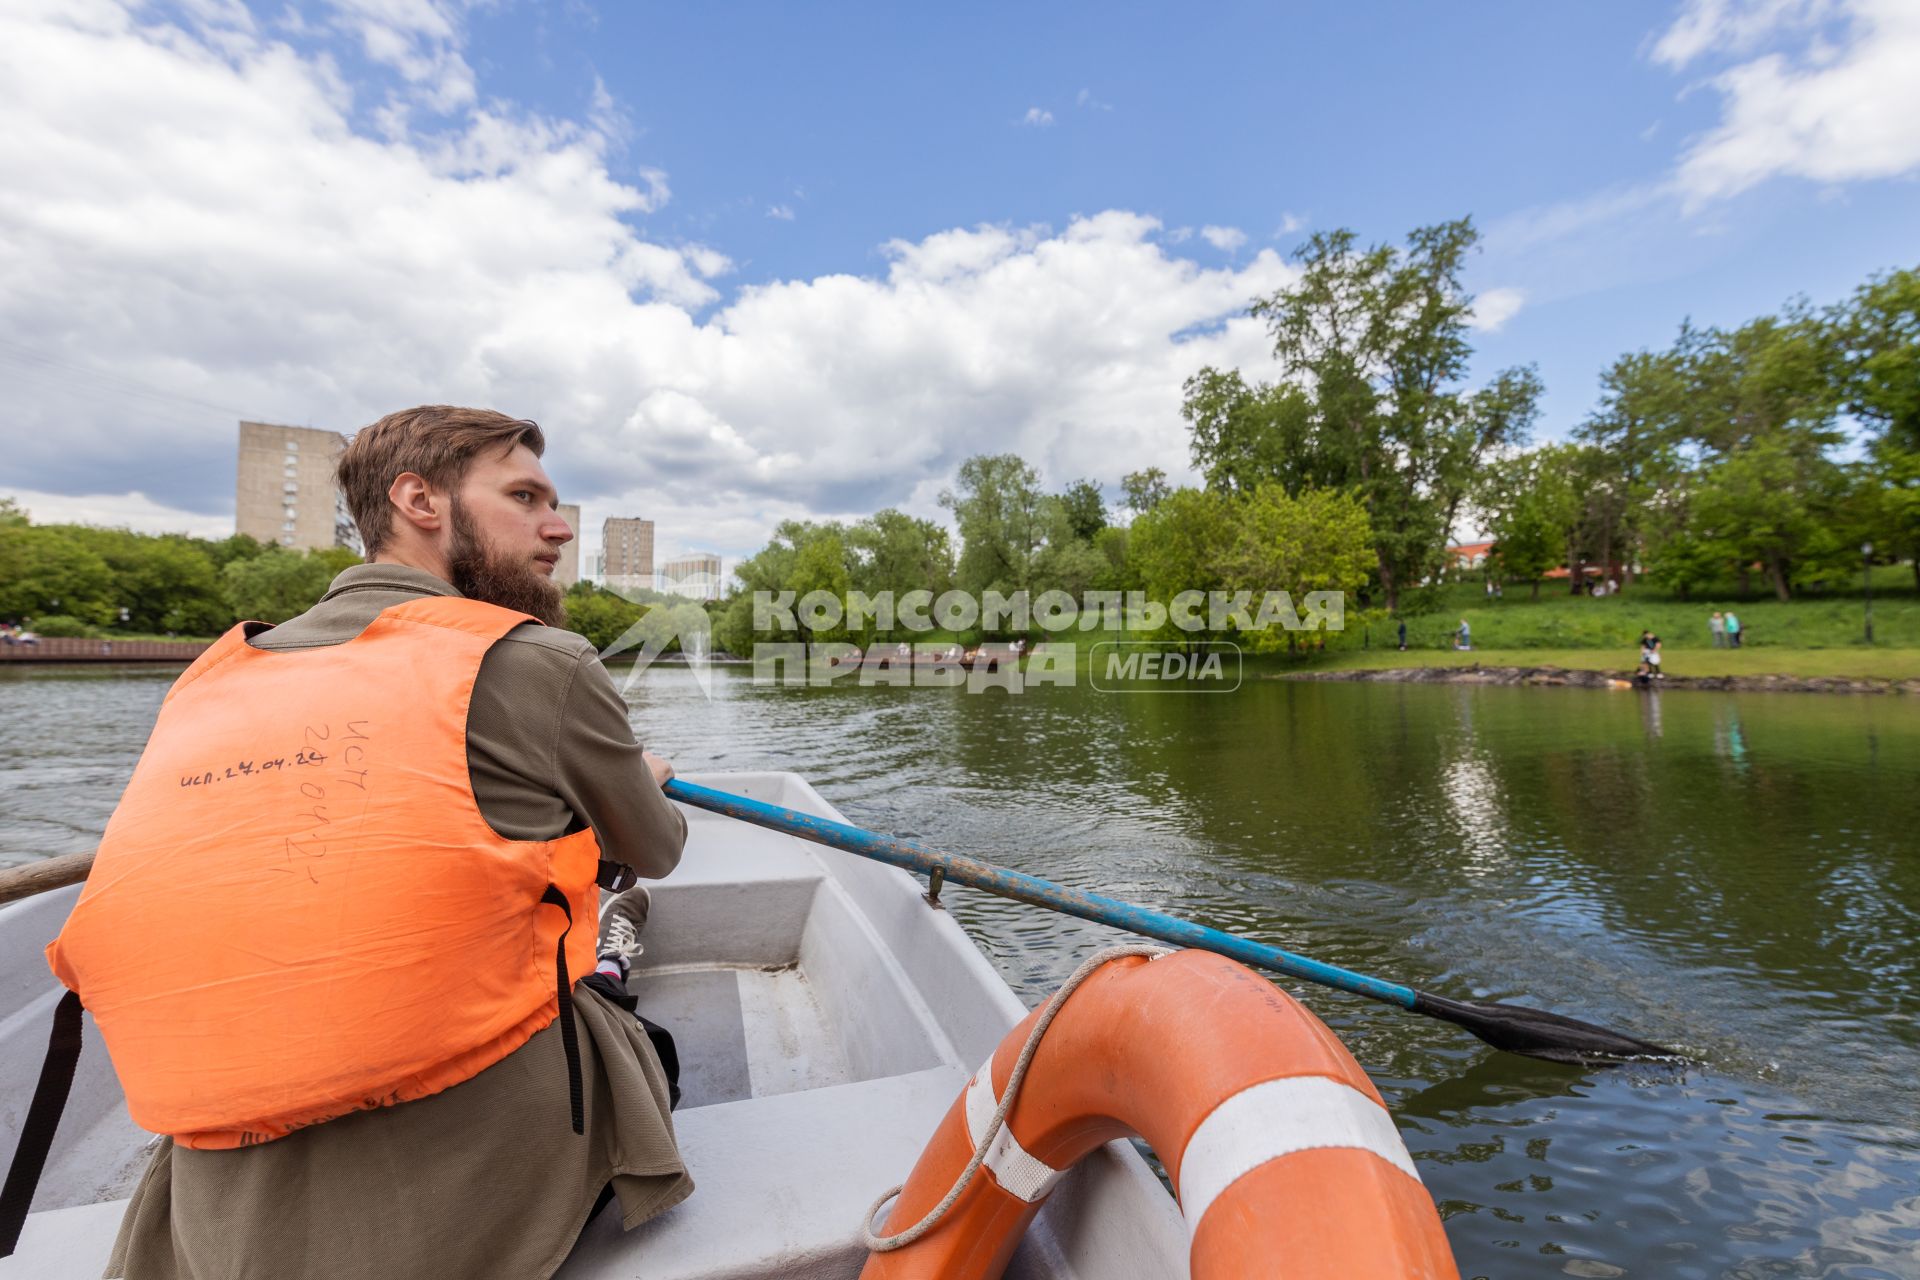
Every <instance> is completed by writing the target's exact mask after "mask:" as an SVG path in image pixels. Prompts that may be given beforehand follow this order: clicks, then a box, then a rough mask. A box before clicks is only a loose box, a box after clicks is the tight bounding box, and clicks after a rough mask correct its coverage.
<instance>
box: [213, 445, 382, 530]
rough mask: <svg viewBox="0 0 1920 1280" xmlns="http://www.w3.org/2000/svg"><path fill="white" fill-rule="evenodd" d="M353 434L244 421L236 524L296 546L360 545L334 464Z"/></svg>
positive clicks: (235, 507)
mask: <svg viewBox="0 0 1920 1280" xmlns="http://www.w3.org/2000/svg"><path fill="white" fill-rule="evenodd" d="M346 447H347V438H346V437H345V436H343V435H341V434H340V433H339V432H338V431H327V430H324V429H321V428H317V427H285V426H280V425H277V424H275V423H271V422H242V423H241V424H240V449H239V467H238V479H237V482H236V484H235V488H234V528H235V530H237V531H238V532H240V533H245V534H250V535H252V536H253V537H255V538H258V539H259V540H260V541H262V542H277V543H279V544H280V545H281V546H283V547H286V548H288V549H290V550H294V551H317V550H320V549H322V548H326V547H351V548H352V549H353V550H354V551H359V550H360V549H361V548H360V531H359V530H358V529H356V528H355V527H354V524H353V517H352V516H351V515H350V514H349V513H348V511H347V500H346V495H345V494H343V493H341V492H340V487H339V486H338V485H337V484H336V483H334V478H333V468H334V464H335V463H336V462H337V461H338V460H339V457H340V451H341V450H343V449H345V448H346Z"/></svg>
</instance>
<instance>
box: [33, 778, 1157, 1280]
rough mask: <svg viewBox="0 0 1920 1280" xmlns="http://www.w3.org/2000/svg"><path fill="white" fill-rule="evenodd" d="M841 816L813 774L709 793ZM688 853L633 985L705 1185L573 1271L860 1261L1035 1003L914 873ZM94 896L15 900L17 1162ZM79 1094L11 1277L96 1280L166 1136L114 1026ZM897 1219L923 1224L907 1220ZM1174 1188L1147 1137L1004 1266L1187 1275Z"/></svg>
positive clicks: (704, 826) (699, 815)
mask: <svg viewBox="0 0 1920 1280" xmlns="http://www.w3.org/2000/svg"><path fill="white" fill-rule="evenodd" d="M691 780H692V781H695V782H699V783H701V784H703V785H707V786H713V787H719V788H723V789H725V790H728V791H732V792H735V793H737V794H739V795H743V796H746V797H749V798H751V799H755V800H761V801H765V802H767V803H770V804H775V805H780V806H784V807H786V808H791V809H797V810H800V811H802V812H805V813H811V814H816V815H819V816H821V817H826V818H832V819H834V820H842V819H841V815H840V814H839V813H837V812H836V811H835V810H834V808H833V807H832V806H831V805H829V804H828V803H827V802H826V801H825V800H823V799H822V798H821V797H820V795H819V794H818V793H817V792H815V791H814V789H813V788H812V787H811V786H809V785H808V784H807V783H806V781H805V780H804V779H802V778H800V777H799V776H798V775H795V774H791V773H736V774H710V775H705V776H701V777H696V778H693V779H691ZM682 810H683V812H685V813H686V815H687V824H688V829H687V847H686V853H685V856H684V857H683V858H682V860H681V863H680V866H679V868H678V869H677V870H675V871H674V873H673V874H672V875H671V876H669V877H667V879H665V880H664V881H660V882H658V883H657V884H656V885H655V886H654V888H653V893H654V898H653V910H652V913H651V918H650V920H649V923H648V926H647V930H646V933H645V937H644V940H645V943H646V950H645V953H644V954H643V955H642V956H641V958H640V960H639V962H638V964H637V966H636V969H635V974H634V978H633V979H632V990H633V991H634V992H635V993H636V994H637V995H638V996H639V1000H640V1011H641V1012H642V1013H644V1014H646V1015H647V1017H648V1018H650V1019H652V1020H653V1021H654V1022H657V1023H659V1024H661V1025H662V1026H664V1027H666V1028H667V1029H668V1030H670V1031H671V1032H672V1033H673V1036H674V1040H675V1042H676V1045H677V1047H678V1049H679V1054H680V1064H681V1077H680V1085H681V1089H682V1091H683V1098H682V1101H681V1105H680V1108H679V1110H677V1111H676V1112H675V1113H674V1117H673V1125H674V1132H675V1134H676V1135H677V1136H678V1138H679V1142H680V1149H681V1153H682V1156H683V1157H684V1159H685V1161H686V1163H687V1167H688V1169H689V1170H690V1171H691V1172H692V1174H693V1178H694V1181H695V1183H696V1184H697V1187H696V1190H695V1191H694V1194H693V1195H692V1196H691V1197H690V1198H689V1199H688V1200H686V1201H685V1202H684V1203H682V1204H681V1205H679V1206H678V1207H676V1208H674V1209H672V1210H669V1211H668V1212H667V1213H665V1214H663V1215H661V1216H660V1217H659V1218H656V1219H654V1220H653V1221H651V1222H648V1223H645V1224H643V1225H642V1226H640V1227H638V1228H636V1229H635V1230H633V1231H630V1232H622V1231H621V1230H620V1227H619V1214H618V1213H616V1212H611V1211H609V1212H605V1213H602V1214H600V1215H599V1216H598V1217H597V1218H596V1219H595V1220H594V1221H593V1222H592V1223H591V1224H590V1225H589V1226H588V1228H587V1230H586V1232H585V1234H584V1236H583V1237H582V1240H581V1244H580V1247H579V1248H578V1249H576V1250H575V1251H574V1254H573V1256H572V1257H571V1258H570V1259H569V1260H568V1261H567V1262H566V1264H565V1265H564V1266H563V1267H561V1269H560V1271H559V1272H558V1275H559V1276H561V1277H565V1280H640V1278H642V1277H644V1278H645V1280H761V1278H767V1280H771V1278H773V1277H780V1278H781V1280H825V1278H827V1277H851V1276H855V1275H857V1274H858V1273H859V1271H860V1268H861V1266H862V1264H863V1263H864V1262H865V1261H866V1257H867V1253H866V1250H865V1248H864V1247H863V1246H862V1244H861V1243H860V1225H861V1221H862V1219H863V1217H864V1215H865V1213H866V1211H867V1209H868V1206H869V1205H871V1204H872V1202H873V1200H874V1198H875V1197H876V1196H878V1195H879V1194H880V1193H881V1192H882V1191H884V1190H886V1189H887V1188H888V1187H891V1186H894V1185H896V1184H898V1183H899V1182H901V1181H903V1180H904V1179H905V1178H906V1176H907V1173H908V1171H909V1170H910V1169H912V1167H913V1165H914V1162H915V1160H916V1158H917V1157H918V1156H919V1155H920V1152H921V1149H922V1148H923V1147H924V1146H925V1145H926V1143H927V1139H928V1137H929V1136H930V1135H931V1134H932V1133H933V1131H934V1129H935V1127H936V1126H937V1125H938V1124H939V1122H940V1119H941V1117H942V1116H943V1115H944V1114H945V1113H946V1111H947V1109H948V1107H949V1106H951V1105H952V1103H953V1100H954V1098H955V1097H956V1096H957V1095H958V1094H959V1093H960V1091H961V1089H962V1088H963V1087H964V1086H965V1085H966V1084H967V1081H968V1079H969V1077H970V1076H971V1075H972V1073H973V1071H974V1069H975V1068H976V1067H978V1066H979V1065H980V1064H981V1063H982V1062H983V1061H985V1060H986V1059H987V1057H988V1056H989V1055H990V1054H992V1053H993V1051H994V1049H995V1047H996V1046H998V1045H999V1043H1000V1041H1001V1039H1002V1037H1003V1036H1005V1034H1006V1033H1007V1030H1008V1029H1009V1028H1010V1027H1012V1026H1013V1025H1014V1024H1015V1023H1016V1022H1018V1021H1019V1020H1020V1019H1021V1018H1022V1017H1023V1016H1025V1014H1026V1008H1025V1007H1024V1006H1023V1005H1022V1004H1021V1003H1020V1001H1019V999H1018V998H1016V997H1015V996H1014V994H1013V992H1012V991H1011V990H1010V989H1009V988H1008V987H1007V985H1006V983H1005V982H1004V981H1002V980H1001V978H1000V976H999V974H998V973H996V972H995V971H994V969H993V966H992V965H991V964H989V963H988V962H987V959H986V957H984V956H983V955H981V953H980V951H979V950H978V949H977V948H976V947H975V946H974V945H973V943H972V942H971V941H969V940H968V938H967V936H966V934H965V933H964V932H963V931H962V930H961V929H960V927H959V926H958V925H957V924H955V923H954V921H953V919H952V918H951V917H950V916H949V915H948V914H947V913H946V911H945V910H944V909H942V908H939V907H936V906H933V905H931V904H929V903H928V902H927V900H926V898H925V897H924V895H923V893H922V889H921V886H920V885H919V884H918V883H917V882H916V881H914V880H913V879H912V878H911V877H909V876H908V875H907V874H906V873H905V872H902V871H899V870H896V869H894V868H891V867H886V866H882V865H880V864H878V863H875V862H871V861H868V860H866V859H864V858H860V857H857V856H855V855H853V854H848V853H842V852H840V851H839V850H836V849H830V848H826V847H823V846H821V845H817V844H812V843H808V842H806V841H802V840H799V839H797V838H795V837H792V836H788V835H783V834H780V833H778V832H773V831H768V830H766V829H764V828H761V827H756V826H752V825H749V824H747V823H744V822H739V821H736V820H733V819H730V818H724V817H720V816H718V815H715V814H712V813H708V812H705V811H704V810H700V809H693V808H688V807H686V806H682ZM78 894H79V887H78V886H72V887H69V888H65V889H61V890H57V891H54V892H50V893H44V894H41V895H40V896H38V897H35V898H31V899H28V900H26V901H22V902H17V903H14V904H12V905H11V906H7V907H5V908H0V1079H4V1080H6V1081H7V1082H8V1085H7V1088H6V1090H5V1093H4V1096H3V1097H0V1151H4V1152H5V1153H6V1154H8V1155H10V1154H11V1153H12V1151H13V1148H14V1145H15V1143H16V1141H17V1138H18V1134H19V1127H20V1123H21V1120H22V1118H23V1117H24V1115H25V1113H26V1109H27V1103H28V1101H29V1099H30V1098H31V1095H32V1087H33V1081H34V1080H35V1079H36V1078H37V1076H38V1073H39V1070H40V1062H41V1058H42V1057H43V1055H44V1054H45V1052H46V1044H47V1033H48V1030H49V1028H50V1026H51V1024H52V1017H53V1007H54V1004H55V1002H56V1001H57V999H58V997H59V995H60V991H61V988H60V987H59V984H58V983H57V982H56V981H55V980H54V978H53V976H52V974H51V973H50V972H49V971H48V969H47V965H46V961H45V959H44V957H43V954H42V952H43V949H44V948H45V946H46V944H47V943H48V942H50V941H51V940H52V939H53V936H54V935H55V933H57V932H58V931H59V928H60V926H61V924H62V923H63V922H64V921H65V919H66V917H67V913H68V912H69V911H70V910H71V908H72V905H73V901H74V899H75V898H76V897H77V896H78ZM85 1035H86V1048H85V1050H84V1051H83V1053H82V1055H81V1059H80V1067H79V1072H78V1075H77V1076H76V1078H75V1081H74V1087H73V1093H72V1096H71V1099H70V1101H69V1102H68V1104H67V1110H66V1114H65V1116H64V1118H63V1119H62V1121H61V1125H60V1131H59V1136H58V1138H57V1139H56V1141H55V1143H54V1147H53V1153H52V1156H51V1158H50V1159H49V1161H48V1164H47V1169H46V1173H45V1175H44V1176H43V1177H42V1179H41V1182H40V1188H39V1191H38V1193H37V1194H36V1196H35V1198H34V1203H33V1212H32V1213H31V1214H30V1215H29V1216H28V1218H27V1223H26V1228H25V1231H24V1232H23V1233H22V1236H21V1240H20V1246H19V1250H18V1252H16V1253H15V1254H14V1256H13V1257H11V1258H8V1259H5V1260H0V1278H9V1277H32V1278H33V1280H68V1278H71V1280H83V1278H84V1280H93V1277H97V1276H98V1275H100V1273H101V1271H102V1269H103V1268H104V1266H105V1264H106V1260H107V1256H108V1254H109V1252H110V1251H111V1249H112V1246H113V1241H114V1237H115V1234H116V1233H117V1231H118V1230H119V1225H120V1219H121V1216H122V1214H123V1213H124V1211H125V1207H126V1198H127V1197H128V1196H129V1195H130V1194H131V1193H132V1190H133V1187H134V1185H135V1184H136V1183H137V1182H138V1180H139V1177H140V1174H141V1171H142V1170H143V1169H144V1167H145V1164H146V1159H147V1155H146V1153H147V1151H148V1149H149V1146H150V1144H151V1143H152V1142H153V1141H155V1140H154V1139H153V1138H152V1136H151V1135H149V1134H147V1133H145V1132H143V1131H142V1130H140V1129H138V1128H136V1127H135V1126H134V1125H133V1122H132V1121H131V1120H130V1119H129V1118H128V1116H127V1109H126V1104H125V1101H124V1099H123V1098H122V1096H121V1093H120V1088H119V1085H118V1083H117V1082H116V1081H115V1079H114V1076H113V1071H112V1069H111V1066H110V1064H109V1062H108V1060H107V1054H106V1050H105V1047H104V1046H103V1045H102V1044H101V1042H100V1038H99V1035H98V1032H97V1031H96V1030H95V1029H94V1027H93V1025H92V1023H91V1021H89V1022H88V1023H87V1026H86V1031H85ZM895 1225H896V1228H897V1226H898V1225H900V1224H895ZM1187 1257H1188V1231H1187V1227H1186V1225H1185V1224H1184V1222H1183V1221H1182V1219H1181V1217H1180V1213H1179V1209H1178V1208H1177V1206H1176V1205H1175V1203H1174V1200H1173V1198H1172V1197H1171V1196H1170V1195H1168V1194H1167V1192H1166V1190H1165V1188H1164V1187H1163V1186H1162V1185H1161V1184H1160V1182H1159V1181H1158V1179H1156V1178H1155V1177H1154V1175H1153V1173H1152V1171H1151V1170H1150V1169H1149V1168H1148V1167H1147V1164H1146V1162H1145V1161H1144V1160H1143V1159H1141V1157H1140V1156H1139V1154H1138V1153H1137V1152H1136V1151H1135V1150H1134V1149H1133V1148H1132V1147H1131V1146H1130V1145H1129V1144H1127V1143H1123V1142H1116V1143H1111V1144H1109V1145H1107V1146H1106V1147H1103V1148H1101V1149H1100V1150H1099V1151H1098V1152H1097V1153H1095V1154H1094V1155H1093V1156H1090V1157H1088V1158H1087V1159H1085V1160H1083V1161H1081V1162H1080V1163H1079V1164H1078V1165H1076V1166H1075V1167H1074V1169H1073V1170H1072V1172H1071V1173H1069V1174H1068V1175H1067V1177H1066V1178H1065V1180H1064V1181H1062V1182H1061V1184H1060V1185H1059V1186H1058V1187H1057V1188H1056V1189H1055V1190H1054V1191H1053V1193H1052V1194H1051V1195H1050V1196H1049V1197H1048V1199H1047V1201H1046V1203H1045V1206H1044V1208H1043V1209H1042V1210H1041V1212H1040V1214H1039V1216H1038V1218H1037V1219H1036V1220H1035V1222H1034V1224H1033V1226H1032V1227H1031V1228H1030V1229H1029V1231H1028V1233H1027V1235H1026V1238H1025V1241H1024V1243H1023V1244H1022V1245H1021V1247H1020V1251H1019V1253H1018V1254H1016V1255H1015V1258H1014V1261H1013V1265H1012V1266H1011V1267H1010V1268H1009V1270H1008V1272H1007V1274H1008V1275H1009V1276H1012V1277H1018V1278H1020V1280H1043V1278H1045V1280H1052V1278H1055V1277H1058V1278H1061V1280H1066V1278H1068V1277H1074V1278H1077V1280H1135V1278H1138V1280H1169V1278H1170V1277H1183V1276H1185V1275H1186V1274H1187Z"/></svg>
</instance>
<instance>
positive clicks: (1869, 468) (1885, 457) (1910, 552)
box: [1862, 440, 1920, 590]
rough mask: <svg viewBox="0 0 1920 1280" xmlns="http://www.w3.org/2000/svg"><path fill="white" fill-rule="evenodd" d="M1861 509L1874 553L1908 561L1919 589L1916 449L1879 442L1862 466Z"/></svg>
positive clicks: (1919, 468) (1919, 466)
mask: <svg viewBox="0 0 1920 1280" xmlns="http://www.w3.org/2000/svg"><path fill="white" fill-rule="evenodd" d="M1862 489H1863V506H1864V507H1865V508H1866V515H1867V519H1868V521H1869V529H1868V533H1867V537H1868V539H1869V540H1871V541H1872V543H1873V544H1874V548H1875V551H1876V553H1877V554H1879V555H1882V556H1886V557H1888V558H1905V559H1907V560H1909V561H1911V562H1912V567H1913V585H1914V588H1915V589H1916V590H1920V449H1902V448H1899V447H1897V446H1895V445H1893V444H1892V443H1890V442H1889V441H1885V440H1883V441H1881V442H1880V445H1879V447H1877V448H1876V449H1875V450H1874V451H1873V454H1872V457H1871V458H1870V460H1869V461H1868V463H1867V465H1866V476H1865V483H1864V484H1863V486H1862Z"/></svg>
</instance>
